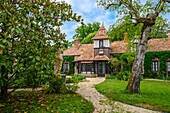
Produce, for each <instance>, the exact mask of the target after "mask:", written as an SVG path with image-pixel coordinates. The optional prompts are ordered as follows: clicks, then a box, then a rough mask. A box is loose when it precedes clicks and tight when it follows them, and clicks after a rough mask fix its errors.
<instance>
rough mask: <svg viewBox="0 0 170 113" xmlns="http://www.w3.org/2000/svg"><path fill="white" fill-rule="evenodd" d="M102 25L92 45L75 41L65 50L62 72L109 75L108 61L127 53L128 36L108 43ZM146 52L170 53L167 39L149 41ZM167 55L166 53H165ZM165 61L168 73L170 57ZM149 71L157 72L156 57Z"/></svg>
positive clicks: (169, 39)
mask: <svg viewBox="0 0 170 113" xmlns="http://www.w3.org/2000/svg"><path fill="white" fill-rule="evenodd" d="M106 32H107V31H106V29H105V27H104V25H102V26H101V27H100V29H99V30H98V32H97V33H96V35H95V36H94V37H93V38H92V39H93V41H94V43H93V44H80V42H79V40H78V39H76V40H75V42H74V45H73V46H72V47H70V48H69V49H67V50H65V51H64V52H63V54H62V56H63V67H62V71H63V72H65V73H68V74H83V75H96V76H99V77H103V76H106V75H107V74H109V73H110V65H109V63H108V61H109V60H110V58H112V56H113V55H114V54H122V53H125V52H127V51H129V50H130V49H129V47H128V42H127V38H128V34H127V33H125V34H124V40H122V41H114V42H110V40H109V38H108V36H107V34H106ZM147 51H148V52H160V51H170V32H169V38H166V39H150V40H149V41H148V50H147ZM167 54H168V53H167ZM168 59H169V60H167V70H168V72H170V62H169V61H170V55H169V58H168ZM151 61H153V63H151V67H149V68H151V69H150V70H151V71H154V72H157V71H158V70H159V69H158V68H159V67H160V63H159V58H158V56H156V57H153V58H152V59H151Z"/></svg>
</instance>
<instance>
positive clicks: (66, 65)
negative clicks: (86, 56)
mask: <svg viewBox="0 0 170 113" xmlns="http://www.w3.org/2000/svg"><path fill="white" fill-rule="evenodd" d="M63 71H64V72H68V71H69V64H68V62H64V65H63Z"/></svg>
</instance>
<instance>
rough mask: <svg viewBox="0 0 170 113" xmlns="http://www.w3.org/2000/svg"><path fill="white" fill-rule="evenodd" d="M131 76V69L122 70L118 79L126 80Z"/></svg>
mask: <svg viewBox="0 0 170 113" xmlns="http://www.w3.org/2000/svg"><path fill="white" fill-rule="evenodd" d="M129 77H130V72H129V71H121V72H119V73H118V74H117V79H118V80H124V81H127V80H128V79H129Z"/></svg>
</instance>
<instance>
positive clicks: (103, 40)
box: [92, 24, 110, 48]
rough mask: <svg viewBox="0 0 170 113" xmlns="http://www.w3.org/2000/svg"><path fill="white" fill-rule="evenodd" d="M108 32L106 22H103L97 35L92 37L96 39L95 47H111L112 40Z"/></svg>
mask: <svg viewBox="0 0 170 113" xmlns="http://www.w3.org/2000/svg"><path fill="white" fill-rule="evenodd" d="M106 33H107V30H106V28H105V27H104V24H102V26H101V27H100V29H99V30H98V32H97V33H96V35H95V36H94V37H93V38H92V39H93V40H94V48H103V47H107V48H110V41H109V38H108V36H107V34H106Z"/></svg>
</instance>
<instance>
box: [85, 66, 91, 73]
mask: <svg viewBox="0 0 170 113" xmlns="http://www.w3.org/2000/svg"><path fill="white" fill-rule="evenodd" d="M91 69H92V67H91V64H87V65H86V71H88V72H89V71H91Z"/></svg>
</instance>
